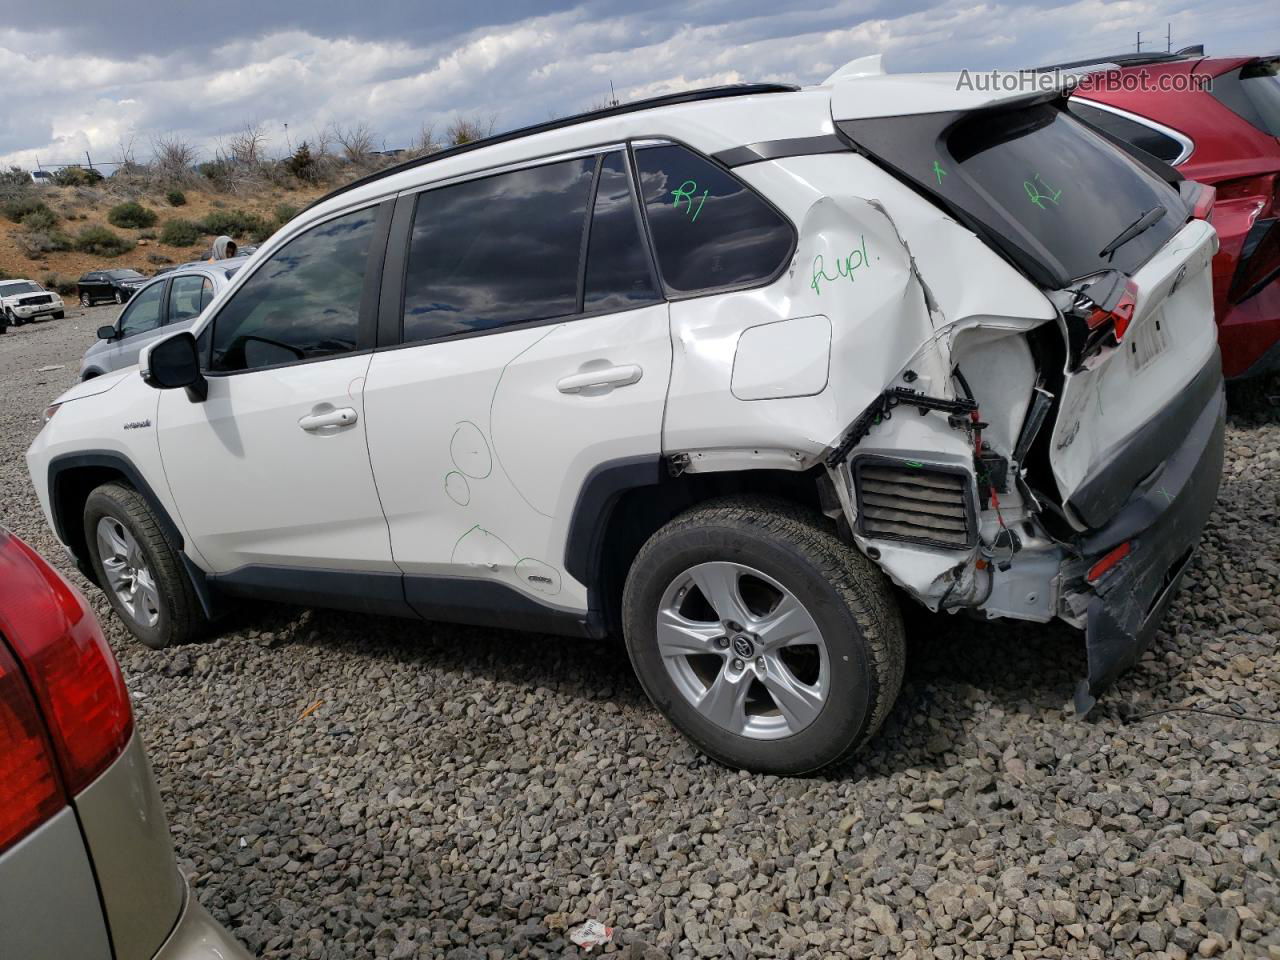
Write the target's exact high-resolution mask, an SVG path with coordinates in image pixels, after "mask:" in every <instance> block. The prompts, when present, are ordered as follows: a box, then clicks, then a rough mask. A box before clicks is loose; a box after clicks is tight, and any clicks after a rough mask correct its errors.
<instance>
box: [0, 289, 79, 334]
mask: <svg viewBox="0 0 1280 960" xmlns="http://www.w3.org/2000/svg"><path fill="white" fill-rule="evenodd" d="M65 311H66V306H65V305H64V304H63V302H62V297H60V296H58V294H56V293H55V292H53V291H52V290H46V289H45V288H44V287H42V286H40V284H38V283H36V282H35V281H34V280H0V333H4V331H5V329H6V328H7V327H20V326H22V325H23V324H24V323H35V322H36V321H37V320H48V319H50V318H52V319H54V320H61V319H62V318H63V317H64V316H65V315H66V313H65Z"/></svg>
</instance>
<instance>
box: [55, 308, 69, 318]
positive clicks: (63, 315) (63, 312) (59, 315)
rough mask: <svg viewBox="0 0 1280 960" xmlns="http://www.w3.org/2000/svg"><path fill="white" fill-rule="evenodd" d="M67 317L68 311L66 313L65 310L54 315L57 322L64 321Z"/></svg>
mask: <svg viewBox="0 0 1280 960" xmlns="http://www.w3.org/2000/svg"><path fill="white" fill-rule="evenodd" d="M66 315H67V314H66V311H65V310H59V311H58V312H57V313H55V314H54V315H53V319H55V320H61V319H62V318H63V317H65V316H66Z"/></svg>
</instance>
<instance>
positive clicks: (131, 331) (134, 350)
mask: <svg viewBox="0 0 1280 960" xmlns="http://www.w3.org/2000/svg"><path fill="white" fill-rule="evenodd" d="M247 259H248V258H247V257H235V258H233V259H230V260H219V261H216V262H214V263H191V264H184V265H183V266H181V267H178V268H177V269H176V270H173V271H171V272H169V273H166V274H163V275H161V276H158V277H156V278H155V279H154V280H152V281H150V282H149V283H147V284H145V285H143V286H141V287H139V288H138V292H137V293H135V294H134V295H133V297H132V299H130V300H129V305H128V306H127V307H125V308H124V311H123V312H122V313H121V314H120V316H119V318H118V319H117V320H116V322H115V323H113V324H106V325H104V326H101V327H99V328H98V342H97V343H95V344H94V345H93V346H91V347H90V348H89V349H88V350H86V351H85V352H84V356H83V357H82V358H81V360H80V379H81V380H89V379H91V378H93V377H100V376H102V374H104V373H110V372H111V371H112V370H119V369H121V368H122V367H131V366H133V365H134V364H135V363H137V362H138V353H139V351H141V350H142V348H143V347H145V346H146V345H147V344H148V343H151V342H152V341H153V340H155V339H157V338H158V337H160V336H161V335H162V334H166V333H173V332H174V331H176V330H182V329H185V328H186V327H187V326H189V325H190V321H191V320H194V319H195V318H196V317H197V316H199V315H200V311H201V310H203V309H204V308H205V307H207V306H208V305H209V303H210V302H211V301H212V300H213V298H214V296H215V295H216V294H217V293H218V292H219V291H220V290H222V288H223V287H225V286H226V285H227V284H228V282H230V280H231V278H232V277H233V276H234V275H235V272H236V271H237V270H238V269H239V268H240V266H241V264H243V263H244V262H245V260H247Z"/></svg>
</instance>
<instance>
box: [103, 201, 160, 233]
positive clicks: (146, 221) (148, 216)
mask: <svg viewBox="0 0 1280 960" xmlns="http://www.w3.org/2000/svg"><path fill="white" fill-rule="evenodd" d="M107 220H108V221H109V222H110V223H111V225H112V226H113V227H125V228H134V229H137V228H140V227H151V226H155V222H156V212H155V211H154V210H150V209H148V208H147V207H144V206H143V205H142V204H140V203H137V202H135V201H133V200H129V201H128V202H126V203H117V204H116V205H115V206H114V207H112V208H111V210H110V211H109V212H108V213H107Z"/></svg>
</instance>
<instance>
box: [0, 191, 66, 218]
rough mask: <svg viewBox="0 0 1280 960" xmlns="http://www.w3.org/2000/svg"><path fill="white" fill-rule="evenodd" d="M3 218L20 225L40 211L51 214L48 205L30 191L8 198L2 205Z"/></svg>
mask: <svg viewBox="0 0 1280 960" xmlns="http://www.w3.org/2000/svg"><path fill="white" fill-rule="evenodd" d="M0 209H3V212H4V215H5V218H6V219H8V220H12V221H13V222H14V223H21V222H22V221H23V218H25V217H27V216H29V215H31V214H33V213H37V212H40V211H43V212H45V213H49V214H52V213H53V211H52V210H50V209H49V205H48V204H47V203H45V202H44V201H43V200H41V199H40V198H39V197H37V196H35V195H34V194H33V193H31V192H30V191H26V192H24V193H20V194H18V195H17V196H16V197H10V198H9V199H8V200H6V201H5V202H4V204H3V207H2V208H0Z"/></svg>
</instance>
